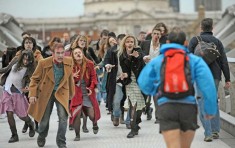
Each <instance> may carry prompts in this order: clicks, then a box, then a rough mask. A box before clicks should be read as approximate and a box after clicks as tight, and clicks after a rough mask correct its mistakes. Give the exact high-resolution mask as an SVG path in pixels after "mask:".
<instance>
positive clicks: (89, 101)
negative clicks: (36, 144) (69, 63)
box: [70, 47, 100, 141]
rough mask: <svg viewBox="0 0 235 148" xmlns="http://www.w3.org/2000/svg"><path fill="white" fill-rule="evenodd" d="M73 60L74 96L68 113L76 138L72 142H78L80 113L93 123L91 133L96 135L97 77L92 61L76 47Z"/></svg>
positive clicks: (97, 117)
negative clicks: (69, 113)
mask: <svg viewBox="0 0 235 148" xmlns="http://www.w3.org/2000/svg"><path fill="white" fill-rule="evenodd" d="M72 58H73V60H74V67H73V73H74V82H75V96H74V97H73V98H72V100H71V104H70V111H71V116H72V120H71V122H72V123H73V126H74V129H75V133H76V137H75V139H74V141H79V140H80V125H81V121H80V117H81V111H82V110H83V112H84V113H85V114H86V115H87V116H89V118H90V120H91V121H92V122H93V132H94V134H97V133H98V130H99V127H98V125H97V121H98V120H99V119H100V109H99V105H98V102H97V99H96V93H95V88H96V85H97V77H96V72H95V69H94V64H93V62H92V61H90V60H88V59H87V58H86V57H85V56H84V54H83V51H82V49H81V48H79V47H77V48H75V49H73V50H72Z"/></svg>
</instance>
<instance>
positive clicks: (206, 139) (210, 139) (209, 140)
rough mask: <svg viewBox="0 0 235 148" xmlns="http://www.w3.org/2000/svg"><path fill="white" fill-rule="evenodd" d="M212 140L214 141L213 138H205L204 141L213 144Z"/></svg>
mask: <svg viewBox="0 0 235 148" xmlns="http://www.w3.org/2000/svg"><path fill="white" fill-rule="evenodd" d="M212 140H213V138H212V137H205V138H204V141H206V142H211V141H212Z"/></svg>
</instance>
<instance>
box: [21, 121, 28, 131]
mask: <svg viewBox="0 0 235 148" xmlns="http://www.w3.org/2000/svg"><path fill="white" fill-rule="evenodd" d="M28 127H29V126H28V124H27V123H26V122H25V123H24V127H23V129H22V133H26V132H27V130H28Z"/></svg>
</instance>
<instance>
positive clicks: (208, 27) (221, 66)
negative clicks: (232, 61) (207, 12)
mask: <svg viewBox="0 0 235 148" xmlns="http://www.w3.org/2000/svg"><path fill="white" fill-rule="evenodd" d="M212 29H213V20H212V19H211V18H205V19H203V20H202V21H201V30H202V32H201V34H200V36H199V37H200V38H201V40H202V41H204V42H206V43H213V44H214V45H215V46H216V50H217V51H218V52H219V57H218V58H216V59H215V60H214V61H213V62H211V63H208V66H209V68H210V71H211V72H212V75H213V79H214V83H215V85H216V89H217V90H218V87H219V82H220V81H221V74H222V73H221V71H222V72H223V74H224V77H225V88H229V87H230V71H229V66H228V61H227V57H226V54H225V51H224V47H223V44H222V43H221V41H220V40H219V39H217V38H216V37H214V36H213V33H212ZM197 47H198V40H197V38H196V37H193V38H192V39H191V40H190V42H189V46H188V48H189V50H190V52H192V53H195V51H196V50H197V49H198V48H197ZM204 50H207V49H204ZM208 56H210V55H208ZM196 90H197V87H196ZM196 92H197V94H196V95H197V98H198V105H199V113H200V120H201V122H202V125H203V127H204V129H205V132H204V135H205V139H204V141H206V142H211V141H212V140H213V139H218V138H219V132H220V115H219V108H218V107H217V108H218V110H217V113H216V116H215V118H213V119H212V120H205V119H204V118H203V116H205V113H204V112H203V106H204V102H205V100H204V97H203V96H202V95H201V92H200V91H196ZM217 106H218V101H217Z"/></svg>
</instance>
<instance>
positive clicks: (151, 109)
mask: <svg viewBox="0 0 235 148" xmlns="http://www.w3.org/2000/svg"><path fill="white" fill-rule="evenodd" d="M152 113H153V108H152V107H149V109H147V120H151V119H152Z"/></svg>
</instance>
